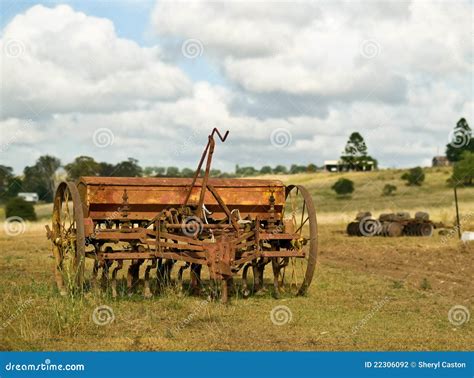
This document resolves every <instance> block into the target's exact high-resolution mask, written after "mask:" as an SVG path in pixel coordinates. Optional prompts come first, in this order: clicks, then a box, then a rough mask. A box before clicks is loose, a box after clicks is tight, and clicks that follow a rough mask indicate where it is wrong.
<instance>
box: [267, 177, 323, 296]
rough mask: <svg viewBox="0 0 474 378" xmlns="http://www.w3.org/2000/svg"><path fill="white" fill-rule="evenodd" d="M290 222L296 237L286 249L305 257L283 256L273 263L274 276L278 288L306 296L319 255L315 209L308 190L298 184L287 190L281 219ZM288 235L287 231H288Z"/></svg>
mask: <svg viewBox="0 0 474 378" xmlns="http://www.w3.org/2000/svg"><path fill="white" fill-rule="evenodd" d="M284 219H286V220H287V223H288V220H290V224H291V227H290V228H292V230H291V232H293V233H295V234H297V235H298V237H297V239H296V240H294V242H293V243H292V244H291V246H290V247H289V248H290V249H291V250H294V251H298V252H304V257H291V258H288V257H284V258H277V259H275V260H274V261H273V267H274V274H276V273H277V272H278V273H277V274H278V286H279V289H280V290H282V291H284V292H290V293H292V294H295V295H304V294H306V292H307V290H308V288H309V286H310V285H311V281H312V280H313V275H314V270H315V269H316V259H317V253H318V225H317V220H316V209H315V207H314V203H313V199H312V198H311V195H310V194H309V192H308V190H307V189H306V188H305V187H303V186H301V185H289V186H287V187H286V203H285V209H284V212H283V220H284ZM287 232H288V231H287Z"/></svg>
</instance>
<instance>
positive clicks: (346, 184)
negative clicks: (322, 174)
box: [331, 178, 354, 196]
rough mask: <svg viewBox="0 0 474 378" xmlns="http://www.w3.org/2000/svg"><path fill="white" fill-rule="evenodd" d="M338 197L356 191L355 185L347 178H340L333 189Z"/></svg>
mask: <svg viewBox="0 0 474 378" xmlns="http://www.w3.org/2000/svg"><path fill="white" fill-rule="evenodd" d="M331 189H332V190H334V191H335V192H336V193H337V194H338V195H341V196H343V195H348V194H351V193H352V192H353V191H354V183H353V182H352V181H351V180H349V179H346V178H340V179H339V180H337V181H336V182H335V184H334V185H333V186H332V187H331Z"/></svg>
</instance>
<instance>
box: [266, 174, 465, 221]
mask: <svg viewBox="0 0 474 378" xmlns="http://www.w3.org/2000/svg"><path fill="white" fill-rule="evenodd" d="M406 171H407V170H406V169H386V170H379V171H373V172H345V173H329V172H318V173H312V174H307V173H306V174H297V175H279V176H275V175H268V176H261V178H276V179H280V180H282V181H283V182H284V183H285V184H301V185H304V186H306V187H307V188H308V189H309V190H310V192H311V194H312V195H313V199H314V201H315V204H316V210H317V212H318V220H319V222H320V223H345V222H347V221H349V220H350V219H352V218H353V217H354V216H355V214H356V213H357V212H358V211H371V212H372V213H374V215H378V214H379V213H382V212H396V211H410V212H412V213H413V212H415V211H418V210H423V211H428V212H430V214H431V216H432V218H433V219H435V220H436V221H442V222H445V223H448V224H451V223H452V222H453V220H454V216H455V209H454V194H453V189H452V188H451V187H450V186H448V184H447V182H446V180H447V179H448V178H449V177H450V176H451V172H452V169H451V168H425V169H424V171H425V181H424V183H423V185H422V186H420V187H410V186H406V184H405V181H403V180H401V178H400V177H401V176H402V174H403V173H404V172H406ZM341 177H345V178H348V179H350V180H352V181H354V185H355V190H354V193H353V194H352V196H351V198H349V199H340V198H337V196H336V194H335V193H334V191H333V190H332V189H331V186H332V185H333V184H334V183H335V182H336V181H337V180H338V179H339V178H341ZM386 184H393V185H395V186H396V187H397V191H396V194H395V195H392V196H382V189H383V187H384V186H385V185H386ZM458 200H459V208H460V212H461V214H468V213H472V212H473V211H474V189H473V188H460V189H458ZM473 225H474V222H473Z"/></svg>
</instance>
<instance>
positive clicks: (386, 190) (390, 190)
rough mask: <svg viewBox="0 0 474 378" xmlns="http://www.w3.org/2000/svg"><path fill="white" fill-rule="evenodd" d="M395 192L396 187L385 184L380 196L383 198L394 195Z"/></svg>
mask: <svg viewBox="0 0 474 378" xmlns="http://www.w3.org/2000/svg"><path fill="white" fill-rule="evenodd" d="M396 191H397V187H396V186H395V185H392V184H386V185H385V186H384V187H383V190H382V195H384V196H391V195H394V194H395V192H396Z"/></svg>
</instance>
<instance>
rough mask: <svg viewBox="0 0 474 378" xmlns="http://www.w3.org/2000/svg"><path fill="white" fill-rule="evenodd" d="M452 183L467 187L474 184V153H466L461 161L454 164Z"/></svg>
mask: <svg viewBox="0 0 474 378" xmlns="http://www.w3.org/2000/svg"><path fill="white" fill-rule="evenodd" d="M452 181H453V182H454V183H455V184H458V183H462V184H463V185H466V186H472V185H473V184H474V152H469V151H464V153H463V154H462V155H461V160H459V161H458V162H457V163H455V164H454V168H453V176H452Z"/></svg>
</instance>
